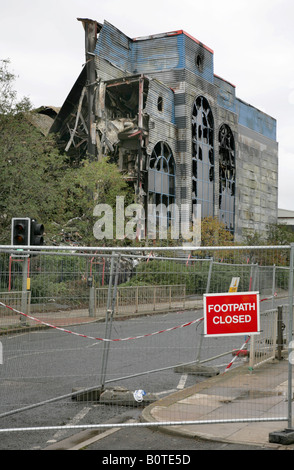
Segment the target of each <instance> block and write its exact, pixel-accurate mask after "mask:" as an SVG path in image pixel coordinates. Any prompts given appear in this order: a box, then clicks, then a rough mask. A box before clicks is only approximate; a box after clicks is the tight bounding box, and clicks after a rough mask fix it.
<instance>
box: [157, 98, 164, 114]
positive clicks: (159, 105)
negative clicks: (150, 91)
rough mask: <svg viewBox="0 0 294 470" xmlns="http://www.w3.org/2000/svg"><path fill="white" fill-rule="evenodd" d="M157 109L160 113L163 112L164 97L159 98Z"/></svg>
mask: <svg viewBox="0 0 294 470" xmlns="http://www.w3.org/2000/svg"><path fill="white" fill-rule="evenodd" d="M157 109H158V111H160V112H162V110H163V99H162V96H159V97H158V100H157Z"/></svg>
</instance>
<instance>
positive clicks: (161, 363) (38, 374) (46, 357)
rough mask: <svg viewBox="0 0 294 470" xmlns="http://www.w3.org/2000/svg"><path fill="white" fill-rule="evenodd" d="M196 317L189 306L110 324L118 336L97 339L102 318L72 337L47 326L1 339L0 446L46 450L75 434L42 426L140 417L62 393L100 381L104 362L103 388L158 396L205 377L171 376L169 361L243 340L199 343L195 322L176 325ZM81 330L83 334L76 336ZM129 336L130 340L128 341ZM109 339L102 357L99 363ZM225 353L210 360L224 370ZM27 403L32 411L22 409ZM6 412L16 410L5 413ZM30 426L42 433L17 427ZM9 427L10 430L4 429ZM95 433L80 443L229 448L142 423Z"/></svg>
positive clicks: (134, 411) (117, 446)
mask: <svg viewBox="0 0 294 470" xmlns="http://www.w3.org/2000/svg"><path fill="white" fill-rule="evenodd" d="M201 315H202V312H200V311H197V312H192V311H190V312H178V313H168V314H164V315H152V316H146V317H140V318H133V319H130V320H127V321H118V322H117V321H115V322H114V323H113V326H112V335H111V338H113V339H119V341H115V342H111V343H106V342H104V341H97V340H95V338H98V337H99V338H103V336H104V331H105V325H103V324H102V323H101V324H97V323H92V324H87V325H81V326H75V327H72V328H71V331H72V332H74V333H76V335H74V334H68V333H64V332H61V331H58V330H55V329H48V330H42V331H34V332H30V333H23V334H17V335H8V336H5V337H2V338H1V343H2V346H3V352H4V361H3V364H1V365H0V429H2V430H3V429H5V430H7V431H6V432H1V434H0V435H1V439H0V450H4V449H11V450H31V449H35V450H37V449H44V448H48V447H49V446H54V445H56V443H58V442H65V440H66V439H68V438H69V437H70V436H72V435H76V434H78V432H79V431H77V430H71V431H65V430H62V429H60V430H56V431H53V430H51V429H49V430H47V429H46V428H47V427H50V426H60V427H61V426H64V425H68V424H71V425H82V424H90V425H91V424H97V423H102V424H103V423H106V422H109V420H112V422H113V423H119V422H121V421H122V420H124V419H125V416H126V413H127V414H130V415H131V416H130V419H138V416H137V413H138V410H137V409H136V408H131V407H129V408H128V409H127V410H126V407H125V406H118V405H115V406H109V405H103V406H101V405H100V404H99V403H95V402H92V401H90V402H78V401H75V400H72V398H71V397H70V396H68V395H70V394H71V392H72V390H73V389H75V390H76V389H78V388H87V387H93V386H98V385H99V384H101V377H102V375H101V370H102V365H103V364H107V367H106V375H105V386H106V387H115V386H120V387H121V386H123V387H125V388H126V389H127V390H131V391H134V390H138V389H143V390H144V391H146V392H147V393H152V394H156V396H157V397H158V398H161V397H162V396H164V395H166V394H169V393H173V391H176V390H179V389H181V388H184V387H189V386H191V385H193V384H195V383H196V382H197V381H201V380H204V378H203V377H198V376H193V375H187V374H179V373H176V372H175V369H174V366H176V365H178V364H183V363H187V362H191V361H195V359H196V357H199V359H200V360H204V359H205V358H209V357H214V356H215V355H216V354H220V353H225V352H226V351H231V350H232V349H234V348H240V346H241V343H242V342H243V339H240V338H238V337H237V338H236V337H234V338H228V339H226V340H223V339H219V338H213V339H210V340H206V339H205V340H203V337H202V334H201V329H200V328H199V323H193V324H191V325H189V326H185V327H183V326H182V325H186V324H187V323H189V322H191V321H195V320H197V318H200V317H201ZM159 332H160V333H159ZM81 334H82V335H84V336H85V337H81V336H79V335H81ZM129 337H131V338H133V339H132V340H126V338H129ZM201 339H202V342H201ZM107 344H108V345H109V349H108V355H107V362H103V357H105V351H106V345H107ZM200 344H201V350H200V355H199V345H200ZM231 358H232V356H231V355H227V356H221V357H219V358H217V359H215V360H214V361H212V362H209V365H213V366H217V367H219V368H220V369H223V368H224V367H225V366H226V365H227V364H228V362H229V361H230V360H231ZM62 397H65V398H62ZM51 400H53V402H51ZM28 407H30V409H26V408H28ZM12 410H17V411H18V412H14V413H13V414H9V415H7V413H11V411H12ZM31 427H42V430H41V431H37V432H36V431H29V430H25V431H15V429H16V428H25V429H27V428H31ZM11 429H13V431H9V430H11ZM101 434H103V436H102V437H100V438H99V439H97V440H95V442H93V443H89V445H88V444H87V443H86V444H84V446H85V448H87V449H89V450H91V449H95V450H102V449H103V450H104V449H117V450H121V449H124V450H126V449H130V450H131V449H152V448H153V449H171V450H172V449H179V450H180V449H183V448H184V449H186V448H187V449H189V450H195V448H196V450H197V449H199V448H201V449H205V448H207V449H212V448H218V449H220V448H223V449H225V448H229V447H230V446H226V445H223V444H219V443H218V444H217V443H208V442H202V441H196V440H192V439H188V438H187V439H186V438H179V437H174V436H171V435H166V434H164V433H162V432H158V431H154V430H150V429H147V428H145V427H144V428H142V427H140V428H136V427H131V428H121V429H118V430H117V429H116V431H115V432H113V433H110V432H109V433H106V434H105V433H103V432H102V433H101ZM86 441H87V439H86ZM70 445H71V444H70ZM231 447H232V446H231ZM232 448H233V447H232Z"/></svg>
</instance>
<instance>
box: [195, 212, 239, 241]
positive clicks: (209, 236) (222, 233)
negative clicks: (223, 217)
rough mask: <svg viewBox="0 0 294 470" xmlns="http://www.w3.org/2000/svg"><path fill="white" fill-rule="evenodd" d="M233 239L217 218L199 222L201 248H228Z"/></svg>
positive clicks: (206, 218) (207, 218) (208, 218)
mask: <svg viewBox="0 0 294 470" xmlns="http://www.w3.org/2000/svg"><path fill="white" fill-rule="evenodd" d="M233 242H234V237H233V235H232V234H231V233H230V232H229V231H228V230H227V229H226V227H225V225H224V224H223V223H222V222H220V221H219V220H218V218H217V217H205V218H204V219H202V221H201V245H202V246H230V245H233Z"/></svg>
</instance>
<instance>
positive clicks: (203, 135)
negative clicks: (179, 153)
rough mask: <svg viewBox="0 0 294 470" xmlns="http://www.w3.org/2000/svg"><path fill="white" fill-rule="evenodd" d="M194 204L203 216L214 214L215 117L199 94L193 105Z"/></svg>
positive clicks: (207, 103)
mask: <svg viewBox="0 0 294 470" xmlns="http://www.w3.org/2000/svg"><path fill="white" fill-rule="evenodd" d="M191 122H192V204H201V215H202V217H208V216H213V215H214V119H213V113H212V110H211V107H210V105H209V102H208V100H207V99H206V98H205V97H204V96H198V97H197V98H196V99H195V101H194V103H193V107H192V119H191Z"/></svg>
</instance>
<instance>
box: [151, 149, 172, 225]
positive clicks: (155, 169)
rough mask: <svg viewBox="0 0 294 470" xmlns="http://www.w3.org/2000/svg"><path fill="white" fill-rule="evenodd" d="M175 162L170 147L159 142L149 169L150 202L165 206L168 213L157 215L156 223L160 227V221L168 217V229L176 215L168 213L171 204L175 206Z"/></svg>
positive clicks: (152, 155) (153, 152)
mask: <svg viewBox="0 0 294 470" xmlns="http://www.w3.org/2000/svg"><path fill="white" fill-rule="evenodd" d="M175 178H176V176H175V161H174V157H173V154H172V151H171V149H170V147H169V146H168V145H167V144H166V143H165V142H163V141H161V142H158V143H157V144H156V145H155V147H154V149H153V151H152V154H151V157H150V164H149V169H148V192H149V195H148V196H149V197H148V202H149V203H150V204H156V206H158V205H160V204H163V205H164V206H165V207H166V209H167V212H166V213H165V212H163V213H161V214H160V213H157V214H156V219H157V220H156V223H157V227H159V222H160V221H159V219H160V218H161V217H165V216H166V217H167V227H169V226H170V224H171V222H172V220H173V218H174V214H173V213H171V212H170V211H168V207H169V206H171V204H175V196H176V182H175Z"/></svg>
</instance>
